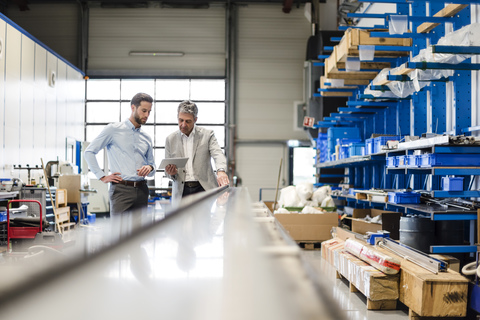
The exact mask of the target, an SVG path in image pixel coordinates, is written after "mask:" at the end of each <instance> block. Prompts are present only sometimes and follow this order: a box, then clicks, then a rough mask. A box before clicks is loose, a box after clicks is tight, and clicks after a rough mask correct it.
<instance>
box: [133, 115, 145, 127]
mask: <svg viewBox="0 0 480 320" xmlns="http://www.w3.org/2000/svg"><path fill="white" fill-rule="evenodd" d="M134 118H135V122H136V123H138V124H139V125H142V124H143V123H142V119H140V117H139V116H138V115H137V114H135V116H134Z"/></svg>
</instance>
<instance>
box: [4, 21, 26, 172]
mask: <svg viewBox="0 0 480 320" xmlns="http://www.w3.org/2000/svg"><path fill="white" fill-rule="evenodd" d="M5 47H6V48H5V49H6V50H5V59H6V66H5V162H6V163H11V164H18V163H20V162H19V161H20V63H21V50H22V36H21V34H20V33H18V32H17V30H16V29H14V28H13V27H11V26H10V25H7V40H6V45H5Z"/></svg>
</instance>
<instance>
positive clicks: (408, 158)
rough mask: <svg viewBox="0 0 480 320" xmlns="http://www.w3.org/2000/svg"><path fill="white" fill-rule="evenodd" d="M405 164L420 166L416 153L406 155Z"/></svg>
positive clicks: (407, 165)
mask: <svg viewBox="0 0 480 320" xmlns="http://www.w3.org/2000/svg"><path fill="white" fill-rule="evenodd" d="M405 166H406V167H419V166H420V160H419V157H418V156H416V155H413V154H412V155H409V156H406V158H405Z"/></svg>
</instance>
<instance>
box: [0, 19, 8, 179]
mask: <svg viewBox="0 0 480 320" xmlns="http://www.w3.org/2000/svg"><path fill="white" fill-rule="evenodd" d="M6 28H7V24H6V23H5V21H3V20H0V43H1V44H2V49H1V51H0V126H1V129H0V149H2V150H5V147H4V146H5V61H6V59H5V39H6V32H7V29H6ZM0 164H1V165H0V173H1V172H2V170H3V169H4V164H5V152H0Z"/></svg>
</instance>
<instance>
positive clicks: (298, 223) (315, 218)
mask: <svg viewBox="0 0 480 320" xmlns="http://www.w3.org/2000/svg"><path fill="white" fill-rule="evenodd" d="M275 218H276V219H277V220H278V222H280V223H281V224H282V226H283V227H284V228H285V229H286V230H287V231H288V233H289V234H290V237H292V239H293V240H295V241H302V240H304V241H325V240H328V239H331V238H332V235H331V230H332V227H336V226H338V214H337V213H336V212H325V213H318V214H317V213H311V214H310V213H277V214H275Z"/></svg>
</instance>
